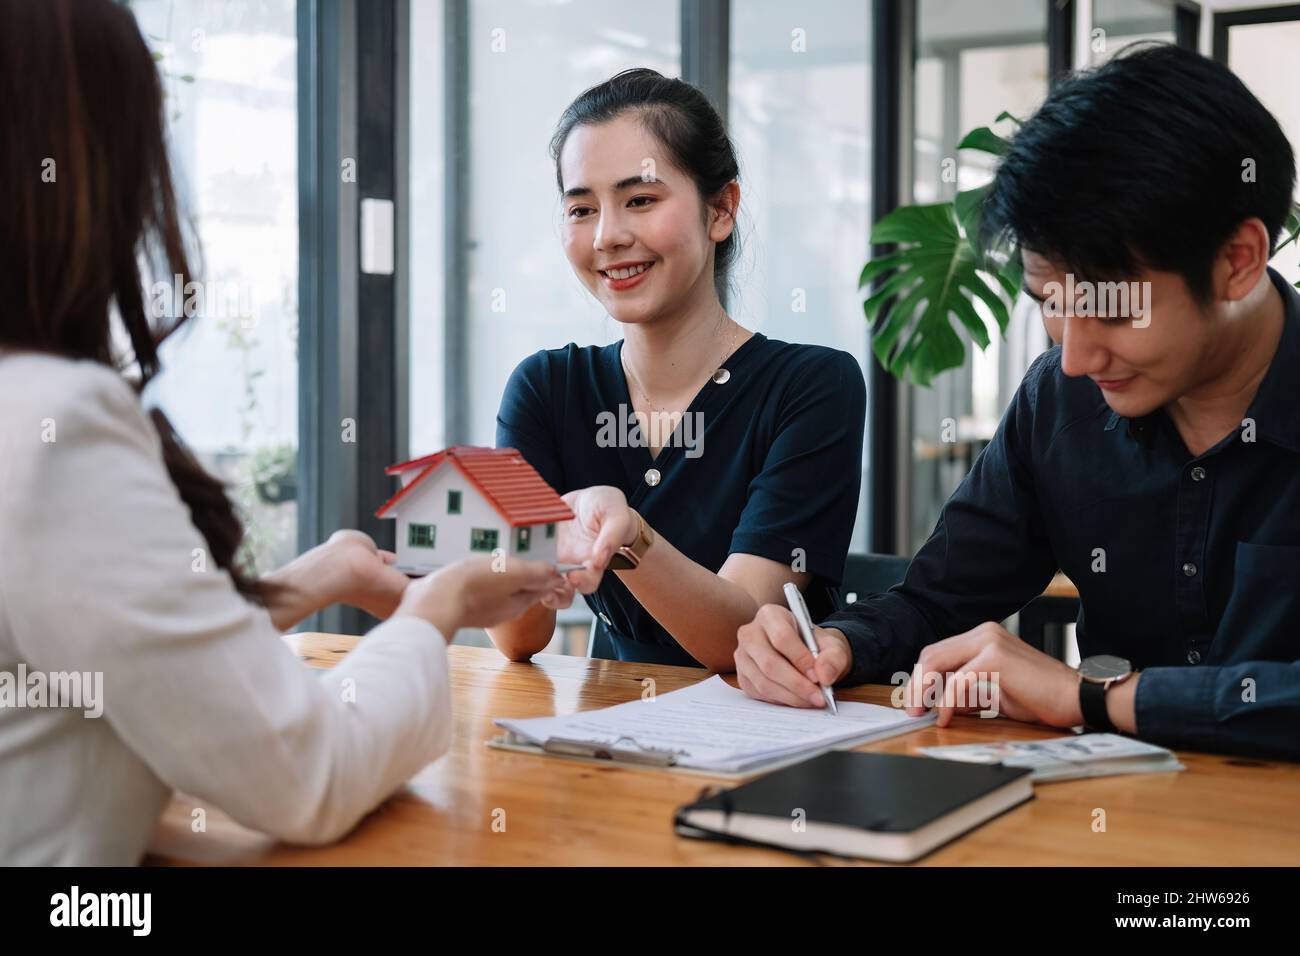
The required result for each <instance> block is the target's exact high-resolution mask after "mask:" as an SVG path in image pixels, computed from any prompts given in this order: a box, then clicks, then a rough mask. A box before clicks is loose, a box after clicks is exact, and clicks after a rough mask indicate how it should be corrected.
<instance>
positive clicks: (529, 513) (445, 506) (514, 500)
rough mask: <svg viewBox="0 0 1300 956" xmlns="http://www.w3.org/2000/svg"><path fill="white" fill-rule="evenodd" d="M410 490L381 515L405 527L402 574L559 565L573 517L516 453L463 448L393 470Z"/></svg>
mask: <svg viewBox="0 0 1300 956" xmlns="http://www.w3.org/2000/svg"><path fill="white" fill-rule="evenodd" d="M384 471H385V473H386V474H389V475H397V476H398V478H400V479H401V482H402V487H401V489H400V490H399V491H398V492H397V494H395V495H393V497H391V498H389V499H388V501H386V502H385V503H384V505H383V507H381V508H380V509H379V510H378V511H376V512H375V516H376V517H379V518H395V519H396V520H397V567H398V568H399V569H400V570H402V571H406V572H407V573H408V574H425V573H428V572H429V571H435V570H437V569H438V568H440V567H442V566H443V565H446V564H450V563H452V562H453V561H457V560H459V559H460V558H464V557H468V556H470V555H474V554H491V553H493V552H494V551H496V550H497V549H498V548H500V549H501V553H503V554H507V555H518V556H519V557H524V558H528V559H530V560H535V561H550V562H554V561H555V525H556V524H557V523H558V522H560V521H568V520H569V519H570V518H572V517H573V512H572V511H570V510H569V506H568V505H566V504H565V503H564V501H563V500H562V499H561V498H560V496H559V495H558V494H556V493H555V489H553V488H552V487H551V486H550V485H548V484H547V483H546V482H545V481H544V480H543V479H542V476H541V475H539V474H538V473H537V470H536V469H534V468H533V466H532V465H530V464H528V462H526V461H525V460H524V457H523V455H521V454H520V453H519V452H518V451H516V450H515V449H513V448H476V447H474V446H472V445H457V446H455V447H452V448H447V449H444V450H443V451H440V452H437V453H435V454H432V455H426V456H425V457H423V458H416V459H414V460H413V461H405V462H402V463H401V464H397V465H390V466H389V467H388V468H386V469H384Z"/></svg>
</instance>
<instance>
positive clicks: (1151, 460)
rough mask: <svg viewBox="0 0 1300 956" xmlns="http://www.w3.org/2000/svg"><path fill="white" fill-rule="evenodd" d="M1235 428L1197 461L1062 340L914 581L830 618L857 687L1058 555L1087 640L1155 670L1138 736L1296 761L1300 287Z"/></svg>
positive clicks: (978, 616)
mask: <svg viewBox="0 0 1300 956" xmlns="http://www.w3.org/2000/svg"><path fill="white" fill-rule="evenodd" d="M1270 277H1271V278H1272V280H1273V283H1274V285H1275V286H1276V287H1277V289H1278V291H1279V292H1280V293H1281V295H1282V297H1283V300H1284V302H1285V305H1286V318H1285V325H1284V329H1283V332H1282V337H1281V341H1280V343H1279V345H1278V350H1277V354H1276V356H1275V357H1274V359H1273V362H1272V365H1271V366H1270V368H1269V370H1268V372H1267V373H1266V375H1265V377H1264V379H1263V381H1262V382H1261V384H1260V387H1259V391H1258V392H1257V393H1256V395H1255V398H1254V401H1253V402H1252V403H1251V405H1250V408H1249V409H1248V410H1247V413H1246V417H1245V419H1244V420H1243V425H1242V427H1241V428H1239V429H1237V430H1236V431H1233V432H1232V433H1231V434H1229V435H1228V436H1226V437H1225V438H1224V439H1223V440H1222V441H1220V442H1219V443H1218V444H1216V445H1215V446H1214V447H1213V448H1211V449H1209V450H1208V451H1206V452H1205V453H1204V454H1201V455H1196V456H1194V455H1192V454H1191V453H1190V452H1189V451H1188V450H1187V447H1186V445H1185V444H1184V443H1183V441H1182V438H1181V437H1180V436H1179V434H1178V431H1177V429H1176V428H1175V427H1174V425H1173V423H1172V421H1171V420H1170V419H1169V416H1168V415H1167V414H1166V413H1165V411H1164V410H1163V409H1160V410H1157V411H1155V412H1153V413H1151V414H1149V415H1146V416H1145V417H1142V418H1139V419H1131V420H1130V419H1126V418H1121V417H1120V416H1119V415H1117V414H1116V413H1114V412H1112V411H1111V410H1110V408H1109V407H1108V406H1107V405H1106V402H1105V401H1104V399H1103V398H1102V395H1101V392H1100V391H1099V390H1098V388H1097V386H1096V385H1095V384H1094V383H1093V382H1092V381H1091V380H1090V379H1088V378H1086V377H1084V378H1069V377H1067V376H1066V375H1065V374H1064V373H1063V372H1062V371H1061V353H1060V349H1059V348H1053V349H1051V350H1049V351H1048V352H1046V353H1044V354H1043V355H1042V356H1040V357H1039V358H1038V359H1037V360H1036V361H1035V362H1034V364H1033V366H1032V367H1031V368H1030V369H1029V371H1028V373H1027V374H1026V375H1025V378H1024V381H1023V382H1022V383H1021V385H1020V387H1019V389H1018V391H1017V392H1016V395H1015V398H1014V399H1013V400H1012V402H1011V405H1010V407H1009V408H1008V409H1007V411H1006V414H1005V416H1004V417H1003V419H1002V422H1001V424H1000V425H999V427H998V430H997V434H996V436H995V437H994V439H993V442H992V444H991V445H989V446H988V447H987V448H986V449H985V450H984V452H983V453H982V454H981V455H980V457H979V458H978V459H977V460H976V462H975V466H974V468H973V469H972V470H971V472H970V474H969V475H968V476H967V477H966V479H965V480H964V481H963V482H962V484H961V486H960V487H959V488H958V489H957V491H956V492H955V493H954V494H953V496H952V498H951V499H950V500H949V501H948V503H947V504H946V505H945V506H944V508H943V511H942V512H941V513H940V516H939V522H938V525H937V526H936V527H935V530H934V533H933V535H931V537H930V539H929V540H928V541H927V542H926V543H925V545H924V546H923V547H922V548H921V550H920V551H919V552H918V553H917V555H916V557H915V559H914V560H913V561H912V563H911V566H910V567H909V568H908V571H907V576H906V579H905V580H904V582H903V583H902V584H901V585H899V586H897V587H895V588H893V589H892V590H890V591H889V592H887V593H885V594H881V595H875V596H872V597H871V598H869V599H867V600H866V601H863V602H860V603H858V604H856V605H853V606H852V607H851V608H847V609H845V610H844V611H842V612H840V613H838V614H835V615H832V616H831V617H830V618H829V619H828V620H826V621H825V622H824V624H825V625H826V626H833V627H837V628H839V629H840V630H842V631H843V632H844V633H845V635H847V637H848V639H849V642H850V644H851V645H852V647H853V667H852V670H851V672H850V673H849V674H848V675H847V676H846V680H845V683H861V682H864V681H877V682H888V681H889V680H890V677H891V675H893V674H895V673H897V672H900V671H910V670H911V669H912V667H913V665H914V664H915V662H916V659H917V656H918V655H919V653H920V651H921V648H923V647H924V646H925V645H927V644H930V643H931V642H933V641H937V640H940V639H942V638H946V637H950V636H952V635H954V634H960V633H962V632H964V631H968V630H970V629H971V628H973V627H975V626H977V625H978V624H980V623H982V622H984V621H1000V620H1002V619H1003V618H1005V617H1007V616H1008V615H1010V614H1011V613H1012V612H1014V611H1016V610H1017V609H1019V608H1020V607H1021V606H1023V605H1024V604H1025V603H1026V602H1027V601H1029V600H1030V599H1031V598H1033V597H1034V596H1035V595H1037V594H1039V593H1040V592H1041V591H1042V590H1043V588H1044V586H1046V584H1047V583H1048V581H1049V580H1050V579H1051V577H1052V575H1053V573H1055V571H1056V569H1057V568H1058V567H1059V568H1061V569H1062V570H1064V571H1065V573H1066V574H1068V575H1069V576H1070V578H1071V579H1072V580H1073V581H1074V583H1075V584H1076V585H1077V586H1078V589H1079V596H1080V599H1081V610H1080V613H1079V619H1078V629H1077V634H1078V641H1079V652H1080V654H1081V655H1082V656H1084V657H1088V656H1090V655H1093V654H1117V655H1119V656H1121V657H1125V658H1127V659H1128V660H1129V661H1131V662H1132V664H1133V666H1134V667H1135V668H1139V669H1141V670H1142V677H1141V682H1140V683H1139V684H1138V689H1137V698H1136V711H1137V714H1136V716H1137V731H1138V735H1139V736H1141V737H1143V738H1146V739H1149V740H1153V741H1156V742H1159V743H1163V744H1166V745H1169V746H1174V747H1186V748H1193V749H1202V750H1219V751H1226V752H1236V753H1252V754H1257V755H1261V756H1284V757H1288V758H1291V759H1300V296H1297V294H1296V291H1295V290H1294V289H1292V288H1291V287H1290V286H1289V285H1288V284H1287V283H1286V281H1285V280H1283V279H1282V277H1281V276H1279V275H1278V274H1277V273H1275V272H1272V271H1271V270H1270Z"/></svg>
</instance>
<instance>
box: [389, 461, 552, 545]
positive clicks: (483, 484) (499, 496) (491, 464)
mask: <svg viewBox="0 0 1300 956" xmlns="http://www.w3.org/2000/svg"><path fill="white" fill-rule="evenodd" d="M446 462H451V463H452V464H453V465H455V466H456V467H457V468H458V469H460V472H461V474H463V475H464V476H465V477H466V478H468V479H469V482H470V484H472V485H473V486H474V487H475V488H477V489H478V490H479V492H480V493H481V494H482V495H483V497H484V498H486V499H487V501H488V503H489V504H490V505H492V507H493V508H495V509H496V510H497V513H498V514H500V515H501V517H503V518H505V519H506V521H507V522H508V523H509V525H510V527H512V528H519V527H522V526H525V525H534V524H549V523H551V522H553V521H568V520H569V519H570V518H572V517H573V512H572V511H570V510H569V506H568V505H566V504H565V503H564V500H563V499H562V498H560V496H559V495H557V494H556V493H555V489H554V488H552V487H551V486H550V485H548V484H547V483H546V481H545V480H544V479H543V478H542V476H541V475H539V474H538V473H537V469H535V468H534V467H533V466H532V465H530V464H528V462H526V461H524V456H523V455H521V454H519V452H518V451H516V450H515V449H513V448H476V447H475V446H473V445H455V446H453V447H451V448H445V449H443V450H442V451H440V452H436V453H435V454H432V455H425V456H424V457H423V458H416V459H414V460H412V461H404V462H401V463H400V464H397V465H389V466H388V467H387V468H385V469H384V474H387V475H401V477H402V490H401V491H399V492H398V493H397V494H395V495H393V497H391V498H389V499H388V500H387V501H385V502H384V504H383V506H382V507H381V508H380V509H379V510H378V511H376V512H375V517H376V518H385V517H391V516H390V514H389V512H390V511H392V509H393V506H394V505H396V504H397V503H398V502H399V501H401V500H402V499H403V498H404V497H405V496H406V495H407V494H408V493H410V492H411V491H412V490H413V489H414V488H415V487H416V486H417V485H419V484H420V482H422V481H424V479H425V478H428V477H429V476H430V475H431V474H433V473H434V472H435V471H437V470H438V468H439V467H441V466H442V465H443V464H445V463H446Z"/></svg>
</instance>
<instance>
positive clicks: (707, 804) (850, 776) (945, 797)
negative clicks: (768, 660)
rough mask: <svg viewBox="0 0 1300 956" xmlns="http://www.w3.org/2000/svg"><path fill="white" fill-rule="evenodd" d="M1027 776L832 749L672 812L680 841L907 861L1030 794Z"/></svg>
mask: <svg viewBox="0 0 1300 956" xmlns="http://www.w3.org/2000/svg"><path fill="white" fill-rule="evenodd" d="M1029 777H1030V772H1029V771H1028V770H1026V769H1024V768H1020V767H1001V766H987V765H982V764H964V763H955V762H953V761H951V760H934V759H932V758H930V757H906V756H902V755H898V754H877V753H855V752H853V751H847V750H832V751H831V752H829V753H825V754H822V755H821V756H820V757H814V758H813V759H812V760H806V761H804V762H803V763H799V764H795V765H794V766H792V767H786V768H785V769H784V770H778V771H776V772H775V773H770V774H768V775H767V776H765V777H760V778H759V779H757V780H754V781H751V782H750V783H746V784H742V785H741V786H739V787H735V788H733V789H731V790H724V791H722V792H721V793H718V794H714V795H713V796H710V797H707V798H705V799H703V800H698V801H696V802H695V803H692V804H690V805H688V806H685V807H682V808H680V809H679V810H678V811H677V815H676V819H675V824H676V828H677V832H678V833H679V834H681V835H682V836H690V837H701V838H705V839H733V840H743V841H745V842H750V843H758V844H763V845H765V846H775V847H782V848H784V849H788V850H796V851H799V852H804V853H835V854H838V855H840V856H854V857H864V858H868V859H874V860H889V861H892V862H907V861H909V860H915V859H917V858H918V857H921V856H924V855H925V854H926V853H929V852H930V851H931V850H933V849H934V848H935V847H937V846H941V845H942V844H944V843H947V842H948V841H949V840H952V839H954V838H956V837H958V836H961V835H962V834H963V833H965V832H966V831H968V830H973V829H974V828H975V827H977V826H979V825H980V824H981V823H984V822H985V821H986V820H989V819H992V818H993V817H995V816H997V815H998V814H999V813H1002V812H1003V811H1005V810H1009V809H1010V808H1011V807H1014V806H1016V805H1017V804H1019V803H1023V802H1024V801H1026V800H1028V799H1030V798H1031V797H1033V795H1034V791H1033V784H1032V783H1030V779H1029Z"/></svg>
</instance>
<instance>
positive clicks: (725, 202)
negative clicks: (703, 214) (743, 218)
mask: <svg viewBox="0 0 1300 956" xmlns="http://www.w3.org/2000/svg"><path fill="white" fill-rule="evenodd" d="M710 205H711V207H712V213H713V214H712V216H711V217H710V222H709V239H711V240H712V241H713V242H722V241H723V240H724V239H726V238H727V237H728V236H729V235H731V233H732V230H734V229H735V228H736V210H737V209H739V208H740V183H738V182H736V181H735V180H734V179H733V180H732V181H731V182H729V183H727V185H725V186H723V187H722V188H721V189H720V190H718V195H717V196H715V197H714V199H713V202H712V203H711V204H710Z"/></svg>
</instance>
